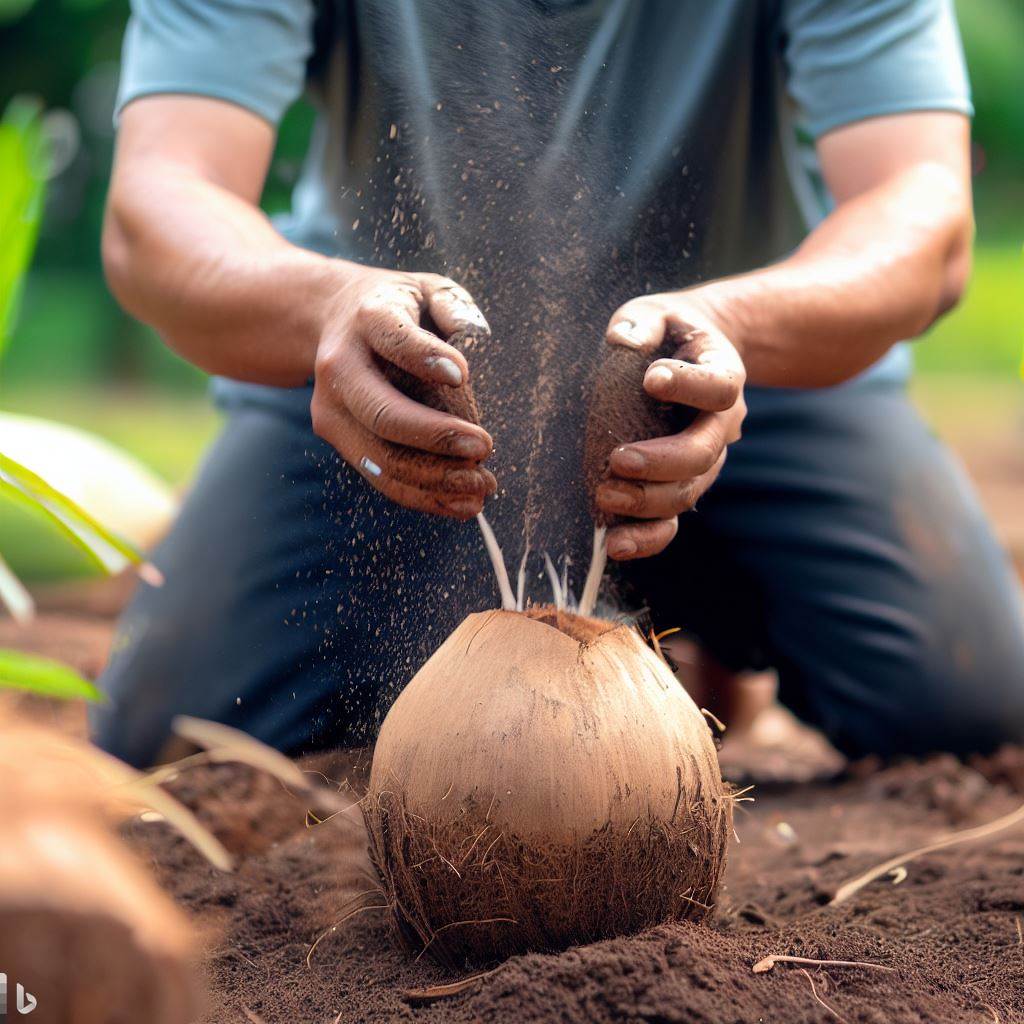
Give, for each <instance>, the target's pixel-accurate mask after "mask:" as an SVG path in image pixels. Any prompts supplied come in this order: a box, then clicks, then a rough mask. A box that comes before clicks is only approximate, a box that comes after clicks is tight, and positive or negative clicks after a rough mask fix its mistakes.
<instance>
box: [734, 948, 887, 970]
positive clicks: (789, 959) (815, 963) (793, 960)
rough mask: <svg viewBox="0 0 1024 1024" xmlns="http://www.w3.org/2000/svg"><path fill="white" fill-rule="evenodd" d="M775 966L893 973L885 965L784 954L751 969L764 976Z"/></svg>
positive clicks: (761, 962)
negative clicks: (854, 969)
mask: <svg viewBox="0 0 1024 1024" xmlns="http://www.w3.org/2000/svg"><path fill="white" fill-rule="evenodd" d="M776 964H810V965H811V966H812V967H867V968H870V969H872V970H876V971H895V970H896V968H895V967H889V966H887V965H886V964H872V963H868V962H867V961H866V960H814V959H812V958H811V957H807V956H788V955H787V954H784V953H775V954H773V955H772V956H766V957H765V958H764V959H763V960H758V961H757V963H756V964H754V966H753V967H752V968H751V970H753V972H754V973H755V974H764V973H765V972H766V971H770V970H771V969H772V968H773V967H774V966H775V965H776Z"/></svg>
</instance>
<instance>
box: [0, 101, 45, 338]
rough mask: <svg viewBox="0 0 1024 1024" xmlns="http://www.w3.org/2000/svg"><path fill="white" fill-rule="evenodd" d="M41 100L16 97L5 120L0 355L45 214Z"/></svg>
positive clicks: (0, 181)
mask: <svg viewBox="0 0 1024 1024" xmlns="http://www.w3.org/2000/svg"><path fill="white" fill-rule="evenodd" d="M39 110H40V104H39V102H38V101H35V100H31V99H24V98H16V99H13V100H12V101H11V102H10V103H9V104H8V106H7V109H6V110H5V111H4V112H3V118H2V120H0V239H3V244H2V245H0V356H2V355H3V352H4V348H5V346H6V344H7V340H8V337H9V335H10V331H11V328H12V327H13V326H14V318H15V316H16V314H17V311H18V300H19V298H20V296H21V284H22V279H23V277H24V274H25V271H26V270H27V269H28V265H29V262H30V260H31V259H32V252H33V250H34V249H35V244H36V236H37V234H38V233H39V222H40V220H41V218H42V208H43V195H44V190H45V180H46V156H45V143H44V140H43V134H42V126H41V123H40V117H39Z"/></svg>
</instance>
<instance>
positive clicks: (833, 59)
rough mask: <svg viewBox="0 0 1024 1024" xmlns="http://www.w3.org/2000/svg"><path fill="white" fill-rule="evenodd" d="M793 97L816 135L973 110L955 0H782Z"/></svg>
mask: <svg viewBox="0 0 1024 1024" xmlns="http://www.w3.org/2000/svg"><path fill="white" fill-rule="evenodd" d="M781 27H782V48H783V51H782V55H783V64H784V67H785V72H786V76H787V87H788V90H789V93H790V96H791V97H792V98H793V100H794V101H795V102H796V105H797V107H798V108H799V111H800V119H801V124H802V126H803V127H804V128H805V129H806V130H807V131H808V132H810V133H811V135H813V136H814V137H817V136H819V135H822V134H824V133H825V132H827V131H829V130H830V129H832V128H837V127H839V126H840V125H844V124H849V123H850V122H852V121H860V120H862V119H863V118H866V117H878V116H881V115H884V114H900V113H906V112H908V111H913V110H950V111H957V112H959V113H963V114H968V115H970V114H972V113H973V109H972V107H971V98H970V86H969V84H968V80H967V69H966V66H965V63H964V55H963V48H962V46H961V43H960V33H959V30H958V28H957V24H956V15H955V14H954V11H953V0H783V4H782V25H781Z"/></svg>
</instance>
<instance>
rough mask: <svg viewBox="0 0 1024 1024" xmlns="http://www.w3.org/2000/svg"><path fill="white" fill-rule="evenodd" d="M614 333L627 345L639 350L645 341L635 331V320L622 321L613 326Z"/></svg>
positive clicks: (639, 333) (640, 334)
mask: <svg viewBox="0 0 1024 1024" xmlns="http://www.w3.org/2000/svg"><path fill="white" fill-rule="evenodd" d="M615 333H616V334H617V335H618V336H619V337H620V338H621V339H622V340H623V341H624V342H626V344H627V345H633V346H635V347H637V348H640V347H641V346H642V345H643V344H644V342H645V341H646V340H647V339H646V338H645V337H644V336H643V335H642V333H641V332H640V331H638V330H637V324H636V321H635V320H622V321H621V322H620V323H618V324H616V326H615Z"/></svg>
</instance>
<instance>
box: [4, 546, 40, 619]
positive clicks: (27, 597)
mask: <svg viewBox="0 0 1024 1024" xmlns="http://www.w3.org/2000/svg"><path fill="white" fill-rule="evenodd" d="M0 605H3V606H4V607H6V608H7V610H8V611H9V612H10V613H11V615H12V617H13V618H14V620H15V622H20V623H22V624H24V623H26V622H28V621H29V620H30V619H31V618H32V616H33V615H35V612H36V604H35V601H33V600H32V595H31V594H30V593H29V592H28V591H27V590H26V589H25V585H24V584H23V583H22V582H21V580H19V579H18V577H17V576H15V575H14V573H13V572H11V569H10V566H8V564H7V563H6V562H5V561H4V560H3V558H2V557H0Z"/></svg>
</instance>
